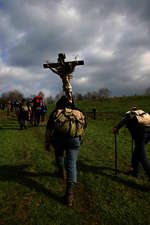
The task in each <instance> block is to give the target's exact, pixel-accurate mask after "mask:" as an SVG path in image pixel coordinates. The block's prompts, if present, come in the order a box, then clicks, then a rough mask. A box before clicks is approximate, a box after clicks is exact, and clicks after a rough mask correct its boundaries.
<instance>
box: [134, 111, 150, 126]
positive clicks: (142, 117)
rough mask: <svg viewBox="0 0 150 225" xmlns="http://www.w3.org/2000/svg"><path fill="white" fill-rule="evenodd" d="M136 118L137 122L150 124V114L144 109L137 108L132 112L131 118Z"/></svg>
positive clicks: (144, 124) (143, 124) (145, 124)
mask: <svg viewBox="0 0 150 225" xmlns="http://www.w3.org/2000/svg"><path fill="white" fill-rule="evenodd" d="M134 117H135V118H136V120H137V122H138V124H139V125H141V126H146V127H148V126H150V115H149V114H148V113H146V112H144V111H143V110H135V111H131V112H130V118H131V119H132V118H134Z"/></svg>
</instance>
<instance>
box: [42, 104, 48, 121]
mask: <svg viewBox="0 0 150 225" xmlns="http://www.w3.org/2000/svg"><path fill="white" fill-rule="evenodd" d="M46 113H47V106H46V104H45V103H44V102H42V106H41V123H42V124H43V125H44V124H45V114H46Z"/></svg>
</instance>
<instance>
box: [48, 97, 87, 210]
mask: <svg viewBox="0 0 150 225" xmlns="http://www.w3.org/2000/svg"><path fill="white" fill-rule="evenodd" d="M85 127H86V120H85V116H84V115H83V113H82V112H81V111H80V110H79V109H77V108H76V107H75V105H74V103H73V102H72V103H71V102H69V100H68V98H67V97H66V96H62V97H61V98H60V99H59V100H58V102H57V103H56V108H55V110H54V111H53V112H52V113H51V115H50V117H49V120H48V122H47V127H46V149H47V150H49V148H50V145H52V146H53V147H54V149H55V158H56V164H57V167H58V175H59V176H60V177H62V178H64V175H65V174H64V150H66V172H67V185H66V193H65V201H66V203H67V205H68V206H69V207H72V201H73V187H74V184H75V183H76V182H77V168H76V163H77V158H78V152H79V148H80V143H81V140H82V137H83V132H84V129H85Z"/></svg>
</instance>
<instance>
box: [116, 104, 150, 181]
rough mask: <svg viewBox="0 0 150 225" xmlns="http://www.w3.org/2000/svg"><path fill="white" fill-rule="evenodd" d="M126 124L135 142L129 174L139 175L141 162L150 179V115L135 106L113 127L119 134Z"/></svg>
mask: <svg viewBox="0 0 150 225" xmlns="http://www.w3.org/2000/svg"><path fill="white" fill-rule="evenodd" d="M124 125H126V126H127V128H128V130H129V131H130V133H131V136H132V138H133V140H134V142H135V148H134V151H133V154H132V169H131V170H130V171H129V172H128V175H132V176H134V177H138V175H139V168H140V164H141V165H142V166H143V168H144V170H145V172H146V174H147V176H148V177H149V179H150V164H149V162H148V161H147V159H146V152H145V145H146V144H147V143H148V142H149V141H150V115H149V114H148V113H145V112H144V111H143V110H137V109H136V107H133V108H132V110H131V111H128V112H126V113H125V115H124V117H123V118H122V119H121V120H120V122H119V123H118V124H117V125H116V126H115V127H114V128H113V132H114V133H115V134H118V132H119V129H120V128H121V127H123V126H124Z"/></svg>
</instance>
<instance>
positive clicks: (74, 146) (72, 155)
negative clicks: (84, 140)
mask: <svg viewBox="0 0 150 225" xmlns="http://www.w3.org/2000/svg"><path fill="white" fill-rule="evenodd" d="M54 148H55V157H56V163H57V166H58V167H60V166H63V165H64V151H65V150H66V171H67V183H76V182H77V167H76V164H77V158H78V152H79V148H80V139H79V137H65V138H64V137H60V136H59V137H57V138H55V140H54Z"/></svg>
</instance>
